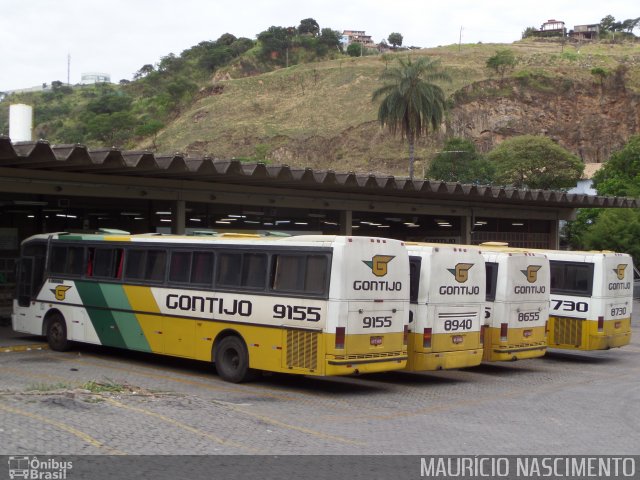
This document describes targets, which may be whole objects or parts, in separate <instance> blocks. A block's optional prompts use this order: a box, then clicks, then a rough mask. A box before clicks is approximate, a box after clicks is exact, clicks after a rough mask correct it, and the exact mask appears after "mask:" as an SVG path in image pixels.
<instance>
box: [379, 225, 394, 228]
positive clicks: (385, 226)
mask: <svg viewBox="0 0 640 480" xmlns="http://www.w3.org/2000/svg"><path fill="white" fill-rule="evenodd" d="M377 227H378V228H390V227H391V225H378V226H377Z"/></svg>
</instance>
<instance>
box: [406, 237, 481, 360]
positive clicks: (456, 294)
mask: <svg viewBox="0 0 640 480" xmlns="http://www.w3.org/2000/svg"><path fill="white" fill-rule="evenodd" d="M407 248H408V250H409V255H410V264H411V315H410V322H409V361H408V363H407V368H406V370H409V371H427V370H441V369H452V368H464V367H472V366H476V365H479V364H480V362H481V361H482V343H481V340H480V328H481V323H482V317H483V314H484V300H485V267H484V259H483V257H482V255H481V254H480V251H479V250H478V249H477V248H474V247H468V246H451V245H429V244H418V243H416V244H409V245H408V246H407Z"/></svg>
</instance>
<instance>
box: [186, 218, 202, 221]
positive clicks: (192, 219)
mask: <svg viewBox="0 0 640 480" xmlns="http://www.w3.org/2000/svg"><path fill="white" fill-rule="evenodd" d="M189 220H191V221H192V222H201V221H202V219H201V218H190V219H189Z"/></svg>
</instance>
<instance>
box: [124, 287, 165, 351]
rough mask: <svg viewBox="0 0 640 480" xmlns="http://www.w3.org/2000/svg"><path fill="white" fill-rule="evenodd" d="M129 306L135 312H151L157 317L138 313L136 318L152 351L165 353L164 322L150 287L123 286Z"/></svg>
mask: <svg viewBox="0 0 640 480" xmlns="http://www.w3.org/2000/svg"><path fill="white" fill-rule="evenodd" d="M122 288H123V289H124V292H125V294H126V295H127V299H128V300H129V305H131V308H132V309H133V311H134V312H149V313H151V314H157V315H145V314H141V313H136V318H137V319H138V322H139V323H140V327H141V328H142V331H143V333H144V336H145V337H146V339H147V342H149V346H150V347H151V351H152V352H154V353H163V352H164V335H163V321H162V316H161V314H160V307H158V304H157V303H156V299H155V298H154V297H153V293H152V292H151V288H150V287H140V286H133V285H123V287H122Z"/></svg>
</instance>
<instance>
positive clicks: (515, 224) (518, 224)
mask: <svg viewBox="0 0 640 480" xmlns="http://www.w3.org/2000/svg"><path fill="white" fill-rule="evenodd" d="M511 225H513V226H514V227H523V226H524V223H521V222H513V223H512V224H511Z"/></svg>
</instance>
